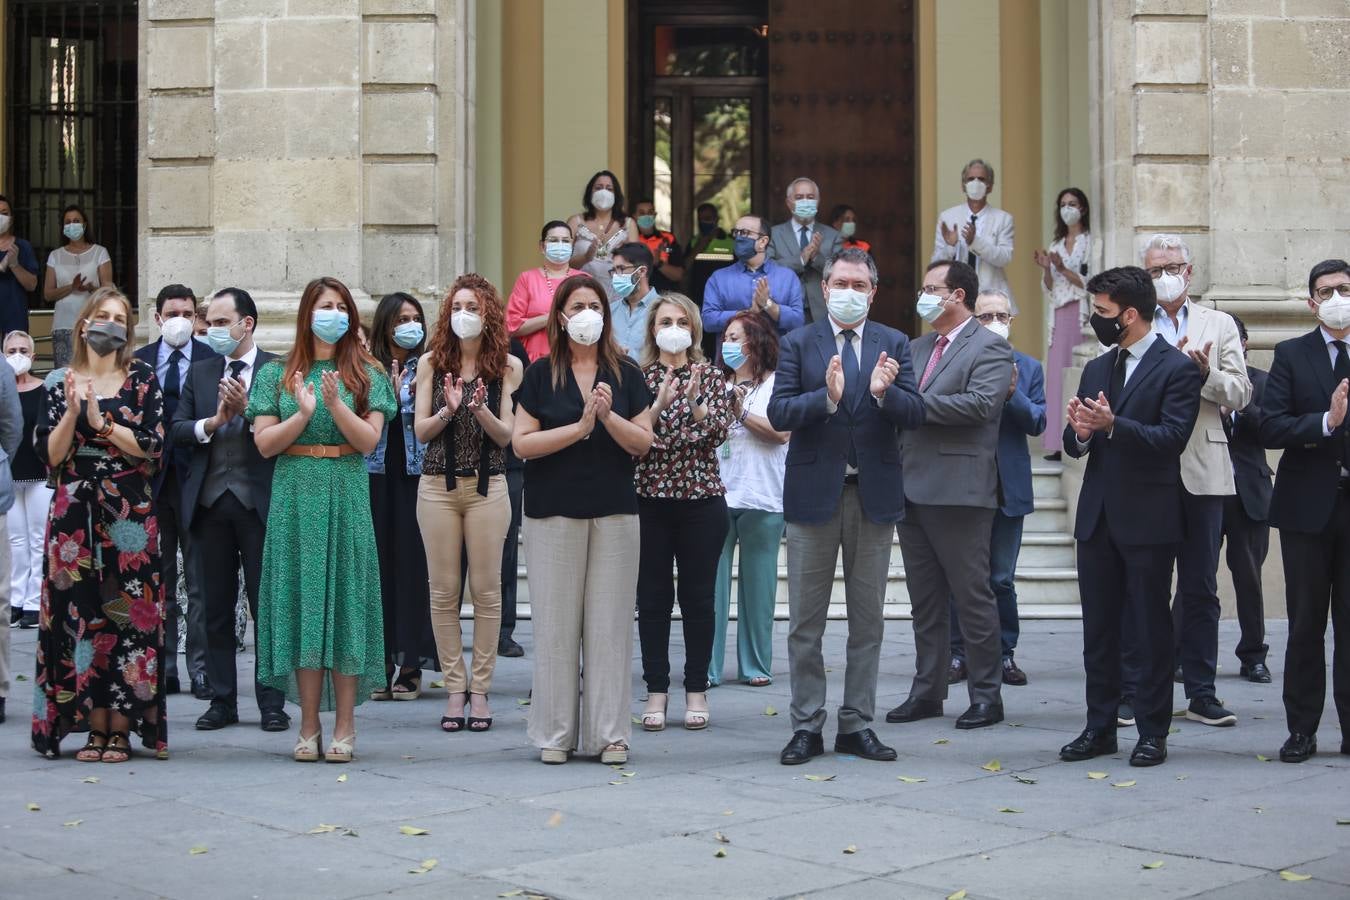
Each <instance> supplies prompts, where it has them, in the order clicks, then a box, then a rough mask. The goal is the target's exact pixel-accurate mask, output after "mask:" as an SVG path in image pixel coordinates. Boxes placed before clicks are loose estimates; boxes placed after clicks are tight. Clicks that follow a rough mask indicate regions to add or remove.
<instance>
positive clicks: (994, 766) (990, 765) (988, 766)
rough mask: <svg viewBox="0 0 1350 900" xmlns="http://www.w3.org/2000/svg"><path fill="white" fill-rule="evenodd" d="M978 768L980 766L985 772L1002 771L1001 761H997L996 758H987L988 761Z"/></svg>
mask: <svg viewBox="0 0 1350 900" xmlns="http://www.w3.org/2000/svg"><path fill="white" fill-rule="evenodd" d="M980 768H981V769H984V770H985V771H986V772H1002V771H1003V763H1001V762H999V761H998V760H996V759H991V760H989V762H987V763H985V764H984V765H982V766H980Z"/></svg>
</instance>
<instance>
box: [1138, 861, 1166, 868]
mask: <svg viewBox="0 0 1350 900" xmlns="http://www.w3.org/2000/svg"><path fill="white" fill-rule="evenodd" d="M1162 867H1163V861H1162V860H1161V859H1159V860H1156V861H1154V862H1151V863H1144V865H1143V866H1141V868H1144V869H1161V868H1162Z"/></svg>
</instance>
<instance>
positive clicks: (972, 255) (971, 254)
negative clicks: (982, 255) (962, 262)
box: [966, 216, 975, 269]
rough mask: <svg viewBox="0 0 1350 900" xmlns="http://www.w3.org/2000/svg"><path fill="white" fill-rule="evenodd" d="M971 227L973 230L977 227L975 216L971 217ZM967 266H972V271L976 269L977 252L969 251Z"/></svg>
mask: <svg viewBox="0 0 1350 900" xmlns="http://www.w3.org/2000/svg"><path fill="white" fill-rule="evenodd" d="M970 225H971V227H972V228H973V227H974V226H975V216H971V217H970ZM966 265H968V266H970V267H971V268H972V269H973V268H975V252H974V251H973V250H967V253H966Z"/></svg>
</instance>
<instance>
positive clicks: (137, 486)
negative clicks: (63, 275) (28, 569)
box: [33, 359, 168, 757]
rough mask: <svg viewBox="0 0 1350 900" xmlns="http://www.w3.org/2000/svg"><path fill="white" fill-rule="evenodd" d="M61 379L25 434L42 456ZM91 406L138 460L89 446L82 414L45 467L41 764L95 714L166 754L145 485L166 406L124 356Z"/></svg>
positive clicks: (154, 530)
mask: <svg viewBox="0 0 1350 900" xmlns="http://www.w3.org/2000/svg"><path fill="white" fill-rule="evenodd" d="M65 376H66V370H65V369H56V370H55V371H53V372H52V373H51V374H50V375H48V376H47V381H46V386H45V393H46V396H45V397H44V398H43V401H44V409H43V410H42V412H40V413H39V415H38V424H37V428H36V430H35V434H34V443H35V444H36V446H37V447H38V448H39V449H40V452H41V453H42V455H44V456H45V455H46V446H47V439H48V436H49V435H50V434H51V432H52V429H53V428H55V427H56V425H57V423H58V422H60V421H61V417H62V416H63V415H65V412H66V389H65ZM83 405H84V404H83V402H81V407H83ZM98 405H99V408H100V409H101V410H103V411H104V412H106V413H111V414H112V417H113V419H114V421H115V422H116V423H117V424H119V425H124V426H126V427H127V428H129V429H131V430H132V432H134V433H135V435H136V443H137V445H138V446H139V447H140V448H141V450H142V451H143V452H144V453H145V454H146V457H145V458H137V457H133V456H128V455H126V454H124V453H123V452H122V451H121V450H119V449H118V448H117V447H116V446H114V445H113V444H111V443H110V442H109V441H107V440H106V439H103V438H99V437H96V436H95V435H94V432H93V430H92V429H90V428H89V424H88V422H87V421H85V420H84V417H83V415H82V416H81V420H80V421H79V423H77V425H76V427H75V436H74V439H73V442H72V443H71V449H70V453H69V455H68V456H67V457H66V459H65V461H64V462H62V463H60V464H59V465H57V466H54V467H53V468H52V478H53V479H54V480H55V483H56V484H55V488H56V492H55V494H54V495H53V497H52V510H51V519H50V521H49V522H48V524H47V550H46V557H45V559H44V566H45V575H44V578H43V581H42V611H41V614H40V616H39V619H38V628H39V631H38V643H37V673H36V677H35V678H34V680H33V749H34V750H36V751H37V752H39V753H41V754H43V755H44V756H50V757H55V756H59V755H60V743H61V739H62V738H63V737H65V736H66V735H67V734H69V733H70V732H71V731H74V730H76V729H77V728H80V727H82V726H85V725H87V724H88V721H89V714H90V712H92V711H93V710H95V709H109V710H113V711H115V712H118V713H120V714H121V715H123V716H126V717H127V718H128V719H129V720H130V722H131V730H132V731H134V732H136V733H137V734H138V735H139V736H140V739H141V743H142V744H143V745H144V746H145V747H147V748H149V749H152V750H155V751H156V752H157V753H166V752H167V751H168V725H167V722H166V721H165V718H164V668H163V666H162V665H161V662H162V660H163V658H164V587H163V585H161V584H160V581H159V563H160V560H159V553H160V548H159V522H158V519H157V518H156V516H155V507H154V495H153V491H152V488H151V485H152V483H153V479H154V474H155V469H156V462H157V460H158V459H159V454H160V450H161V449H162V448H163V446H164V423H163V419H164V398H163V396H162V395H161V394H160V390H159V382H158V381H157V380H156V378H155V370H154V369H153V368H152V367H151V366H150V365H149V364H147V363H144V362H141V361H140V360H138V359H133V360H132V361H131V367H130V370H129V371H128V373H127V379H126V381H125V382H123V383H122V387H121V389H120V390H119V391H118V392H117V395H116V396H114V397H100V398H99V401H98Z"/></svg>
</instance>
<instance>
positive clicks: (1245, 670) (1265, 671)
mask: <svg viewBox="0 0 1350 900" xmlns="http://www.w3.org/2000/svg"><path fill="white" fill-rule="evenodd" d="M1238 674H1239V675H1241V676H1242V677H1243V678H1245V679H1247V680H1248V681H1251V682H1253V683H1255V684H1270V681H1271V678H1270V669H1269V668H1267V666H1266V664H1265V663H1263V662H1259V663H1252V664H1251V665H1250V666H1243V667H1242V668H1241V669H1239V670H1238Z"/></svg>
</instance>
